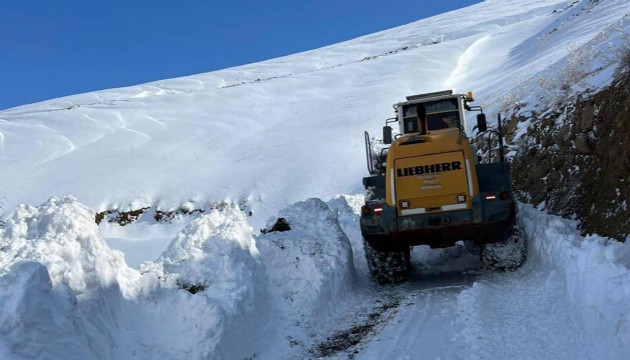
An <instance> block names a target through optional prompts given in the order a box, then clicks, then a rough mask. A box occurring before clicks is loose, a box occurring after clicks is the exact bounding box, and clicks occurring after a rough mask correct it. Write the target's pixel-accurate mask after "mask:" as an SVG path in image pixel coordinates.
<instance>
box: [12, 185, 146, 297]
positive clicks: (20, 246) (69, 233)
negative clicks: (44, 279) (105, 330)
mask: <svg viewBox="0 0 630 360" xmlns="http://www.w3.org/2000/svg"><path fill="white" fill-rule="evenodd" d="M0 249H2V252H0V276H3V275H5V274H6V273H7V271H8V269H9V268H10V267H11V266H12V265H13V264H15V263H17V262H19V261H21V260H33V261H37V262H40V263H42V264H43V265H44V266H45V267H46V268H47V269H48V273H49V275H50V279H51V281H52V285H53V287H57V286H59V285H61V284H64V285H67V286H68V287H70V289H71V290H72V291H73V292H74V293H76V294H77V295H81V294H86V293H89V292H90V291H92V290H94V289H96V288H99V287H105V286H109V285H112V284H114V283H122V284H127V283H129V282H130V281H132V280H134V279H135V278H137V276H138V274H137V273H134V272H133V271H132V270H131V269H129V268H128V267H127V266H126V264H125V261H124V256H123V254H122V253H121V252H120V251H115V250H112V249H110V248H109V247H108V246H107V244H106V243H105V242H104V241H103V240H102V239H101V238H100V237H99V235H98V228H97V226H96V223H95V222H94V213H93V212H92V211H91V210H89V209H88V208H87V207H85V206H84V205H82V204H80V203H78V202H77V201H76V199H74V198H73V197H71V196H68V197H64V198H56V197H53V198H51V199H49V200H48V201H47V202H46V203H44V204H42V205H41V206H39V207H33V206H29V205H20V206H19V207H18V209H17V210H16V211H15V213H14V214H13V216H12V218H11V219H9V220H8V221H7V223H6V227H5V229H2V230H0Z"/></svg>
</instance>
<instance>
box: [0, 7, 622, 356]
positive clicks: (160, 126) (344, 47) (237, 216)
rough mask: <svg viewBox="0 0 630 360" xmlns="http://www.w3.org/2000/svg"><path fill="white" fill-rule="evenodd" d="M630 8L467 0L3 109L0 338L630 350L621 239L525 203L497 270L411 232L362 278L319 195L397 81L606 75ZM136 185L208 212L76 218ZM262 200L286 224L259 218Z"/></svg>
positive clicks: (352, 200)
mask: <svg viewBox="0 0 630 360" xmlns="http://www.w3.org/2000/svg"><path fill="white" fill-rule="evenodd" d="M629 12H630V3H628V2H627V1H622V0H582V1H579V0H578V1H568V0H564V1H560V0H553V1H534V0H529V1H525V0H487V1H485V2H483V3H480V4H478V5H475V6H472V7H469V8H466V9H462V10H458V11H454V12H451V13H447V14H443V15H440V16H436V17H433V18H430V19H426V20H421V21H418V22H416V23H412V24H409V25H405V26H401V27H398V28H395V29H391V30H388V31H383V32H380V33H377V34H373V35H369V36H365V37H362V38H358V39H355V40H352V41H348V42H345V43H341V44H336V45H332V46H329V47H325V48H322V49H317V50H313V51H309V52H305V53H300V54H296V55H292V56H288V57H284V58H280V59H274V60H269V61H266V62H262V63H257V64H252V65H247V66H242V67H238V68H233V69H226V70H222V71H217V72H212V73H208V74H202V75H196V76H190V77H186V78H180V79H170V80H163V81H158V82H155V83H150V84H144V85H138V86H132V87H127V88H122V89H113V90H105V91H100V92H95V93H89V94H83V95H76V96H70V97H66V98H63V99H56V100H50V101H47V102H43V103H38V104H33V105H27V106H22V107H18V108H13V109H9V110H5V111H1V112H0V169H2V173H1V175H2V176H0V189H1V190H0V207H1V209H0V215H2V218H1V219H0V220H3V221H2V223H0V358H2V359H5V358H6V359H32V358H52V359H61V358H63V359H67V358H76V359H89V358H96V359H157V358H160V359H182V358H183V359H201V358H213V359H214V358H216V359H239V360H240V359H248V358H249V359H252V358H256V359H296V358H321V357H328V358H338V359H343V358H353V357H354V358H362V359H375V358H388V359H389V358H391V359H413V358H442V359H481V358H484V359H507V358H521V359H545V358H547V359H560V358H571V359H575V358H578V359H627V358H630V327H628V324H630V312H629V311H628V307H627V304H628V302H629V301H630V293H628V289H629V288H630V277H629V274H630V270H629V267H630V262H629V261H628V258H629V256H630V255H629V254H630V250H628V249H629V245H628V244H621V243H617V242H615V241H612V240H609V239H605V238H601V237H598V236H591V237H589V238H583V237H580V235H579V234H578V231H577V230H576V223H575V222H574V221H570V220H562V219H559V218H556V217H553V216H549V215H545V214H543V213H540V212H538V211H537V210H535V209H532V208H530V207H528V206H526V205H524V206H522V207H521V219H522V222H523V224H524V226H525V230H526V233H527V238H528V241H529V254H530V256H529V258H528V261H527V263H526V264H525V266H524V267H523V268H521V269H519V270H518V271H516V272H513V273H493V272H484V271H482V270H481V269H480V264H479V260H478V259H477V258H476V257H475V256H473V255H472V254H469V253H467V252H466V251H465V250H464V249H463V247H462V246H456V247H453V248H449V249H444V250H432V251H429V250H428V249H426V248H424V247H417V248H414V251H413V254H412V257H413V263H414V266H415V268H416V272H415V274H414V276H413V277H412V279H411V280H410V281H409V282H408V283H406V284H403V285H401V286H398V287H387V286H386V287H382V286H377V285H376V284H375V283H373V282H372V281H371V279H370V278H369V276H368V270H367V265H366V262H365V259H364V258H363V249H362V243H361V235H360V232H359V228H358V225H357V214H358V212H359V207H360V204H361V203H362V200H363V198H362V196H361V195H354V196H348V195H344V196H341V197H334V198H333V195H335V194H338V193H345V194H359V193H361V192H362V186H361V178H362V176H364V175H365V174H366V171H365V159H364V153H363V151H364V148H363V136H362V131H363V130H366V129H367V130H369V131H371V132H373V133H376V132H378V131H379V130H380V127H381V126H382V124H383V120H384V119H385V118H387V117H389V116H391V114H392V111H391V107H390V106H391V104H392V103H394V102H397V101H400V100H402V99H404V96H405V95H409V94H413V93H420V92H425V91H435V90H442V89H447V88H453V89H454V90H455V91H458V92H464V91H468V90H474V91H475V92H476V95H477V97H478V101H479V104H480V105H482V106H483V107H484V109H485V110H486V112H488V113H490V114H491V115H492V114H494V113H495V112H496V111H498V110H500V109H501V108H503V107H504V106H506V105H512V104H514V102H515V101H520V100H524V101H525V102H526V103H523V104H521V105H522V106H531V107H534V106H538V107H544V106H548V104H552V103H553V101H556V100H555V99H558V97H562V96H564V97H567V96H569V95H570V94H571V93H572V92H574V91H577V90H579V89H578V88H580V89H585V88H588V87H591V88H598V87H601V86H603V85H605V84H607V83H609V82H610V81H611V76H612V73H613V72H614V70H615V67H616V63H615V58H614V56H612V57H610V56H607V52H608V53H609V54H613V50H614V49H616V48H617V47H618V46H619V45H620V43H621V42H622V41H624V40H627V39H626V38H624V36H626V35H624V33H623V32H622V31H625V33H630V22H628V21H627V20H628V13H629ZM620 30H621V31H620ZM574 70H578V71H577V72H578V73H579V74H581V75H580V77H579V84H578V83H575V84H574V83H571V81H572V80H571V79H572V77H571V76H572V75H574V74H575V73H576V71H574ZM567 81H568V83H567ZM549 99H554V100H553V101H552V100H549ZM65 194H71V195H72V197H64V195H65ZM51 196H57V197H53V198H50V197H51ZM311 197H318V198H321V199H324V200H325V201H323V200H320V199H317V198H311ZM307 198H311V199H308V200H305V199H307ZM331 198H332V199H331ZM47 199H48V200H47ZM224 199H228V200H231V201H225V202H222V201H223V200H224ZM244 200H247V207H248V211H247V212H243V211H242V210H241V209H240V208H239V206H242V205H243V203H242V201H244ZM296 201H297V202H296ZM209 202H211V203H212V205H209V204H208V203H209ZM19 203H27V204H42V205H39V206H37V207H35V206H30V205H22V206H17V204H19ZM152 205H155V206H157V207H159V208H160V209H161V210H170V209H174V208H177V207H180V206H184V207H185V208H186V209H189V210H191V209H195V208H196V207H200V208H204V209H205V210H206V212H205V213H203V214H199V213H196V214H195V216H191V217H188V218H176V219H175V220H174V221H173V222H170V223H166V224H155V222H151V221H139V222H137V223H134V224H131V225H129V226H125V227H120V226H117V225H116V224H101V225H100V226H97V225H96V224H95V223H94V216H95V212H97V211H102V210H107V209H116V208H120V209H122V210H130V209H139V208H143V207H147V206H152ZM210 208H212V209H210ZM13 209H16V210H13ZM250 209H251V210H252V211H253V216H248V215H249V214H248V212H249V210H250ZM153 210H155V209H153ZM271 216H273V218H272V220H270V221H269V217H271ZM277 217H283V218H286V220H287V221H288V222H289V224H290V225H291V231H288V232H278V233H275V232H270V233H260V234H259V233H258V232H257V230H256V229H259V228H261V227H263V226H265V227H266V228H267V229H269V228H270V227H271V225H273V222H274V220H275V218H277ZM112 248H116V249H121V250H123V252H120V251H118V250H115V249H112Z"/></svg>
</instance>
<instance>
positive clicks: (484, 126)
mask: <svg viewBox="0 0 630 360" xmlns="http://www.w3.org/2000/svg"><path fill="white" fill-rule="evenodd" d="M477 129H479V132H484V131H486V130H488V123H487V122H486V114H484V113H481V114H479V115H477Z"/></svg>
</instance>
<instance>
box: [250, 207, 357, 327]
mask: <svg viewBox="0 0 630 360" xmlns="http://www.w3.org/2000/svg"><path fill="white" fill-rule="evenodd" d="M278 217H279V218H285V219H286V220H287V221H288V223H289V225H290V227H291V230H289V231H285V232H271V233H267V234H261V235H260V236H258V238H257V245H258V248H259V249H260V253H261V255H262V257H263V259H264V262H265V266H266V268H267V271H268V276H269V280H270V282H271V291H272V293H273V294H274V298H277V299H280V300H279V301H281V303H280V306H283V307H284V311H286V312H289V313H291V314H299V315H306V316H311V315H313V314H319V316H322V314H330V313H332V312H333V311H334V309H335V307H336V304H338V303H339V302H340V301H342V300H343V299H345V298H346V297H347V294H348V293H349V291H350V290H351V289H352V285H353V283H354V278H355V272H354V265H353V262H352V248H351V247H350V242H349V240H348V237H347V236H346V234H345V233H344V232H343V231H342V230H341V227H340V225H339V221H338V216H337V212H336V211H333V210H331V209H330V208H329V207H328V205H326V203H325V202H323V201H322V200H320V199H308V200H306V201H303V202H298V203H295V204H293V205H290V206H288V207H287V208H285V209H284V210H282V211H280V212H279V214H278ZM276 219H277V218H273V219H271V220H270V221H269V223H268V226H267V228H268V229H270V228H271V227H272V225H273V224H274V223H275V221H276Z"/></svg>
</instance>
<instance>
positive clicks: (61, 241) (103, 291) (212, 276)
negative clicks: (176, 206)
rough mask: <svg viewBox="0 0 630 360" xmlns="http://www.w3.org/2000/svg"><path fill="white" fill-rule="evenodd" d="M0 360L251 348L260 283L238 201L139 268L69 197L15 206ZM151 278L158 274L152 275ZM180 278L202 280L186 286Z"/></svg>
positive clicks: (3, 257) (244, 352)
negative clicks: (127, 261)
mask: <svg viewBox="0 0 630 360" xmlns="http://www.w3.org/2000/svg"><path fill="white" fill-rule="evenodd" d="M0 249H1V250H2V251H0V290H1V291H0V334H1V335H2V336H0V358H2V359H22V358H59V359H61V358H63V359H158V358H159V359H178V358H186V359H202V358H203V359H205V358H209V357H211V358H213V359H229V358H233V357H236V358H247V357H252V356H255V354H256V352H257V351H259V345H260V344H259V341H257V340H258V339H257V337H258V335H259V334H260V333H261V329H262V328H263V327H264V326H265V325H266V323H265V319H266V316H267V312H266V309H267V308H268V306H267V302H266V301H267V300H266V295H265V290H264V289H265V288H266V280H265V279H264V271H262V266H261V263H260V260H259V255H258V253H257V250H256V247H255V246H254V241H253V234H252V229H251V227H250V226H249V225H247V221H246V219H245V217H244V215H243V213H242V212H241V211H239V210H238V208H237V207H236V206H234V207H231V206H227V207H226V208H225V209H223V210H222V211H219V210H215V211H213V212H211V213H210V214H208V215H204V216H202V217H200V218H199V219H197V220H195V221H194V222H192V223H191V224H189V226H188V227H186V228H185V229H184V230H183V231H182V232H181V233H180V234H179V235H178V236H177V238H176V239H175V240H174V241H173V243H172V245H171V246H170V247H169V248H168V250H167V251H166V252H165V253H164V254H163V256H162V257H161V258H160V261H159V262H157V263H155V264H153V265H150V264H149V265H145V268H147V269H145V270H146V271H145V273H144V274H141V273H140V272H138V271H136V270H133V269H131V268H129V267H128V266H127V265H126V264H125V261H124V256H123V254H122V253H121V252H119V251H116V250H111V249H110V248H108V247H107V244H106V243H105V242H104V241H103V239H101V238H100V237H99V235H98V229H97V226H96V224H95V223H94V213H93V212H92V211H90V210H89V209H88V208H86V207H85V206H84V205H82V204H80V203H78V202H77V201H76V200H75V199H74V198H72V197H66V198H63V199H59V198H52V199H50V200H49V201H48V202H46V203H44V204H42V205H41V206H39V207H32V206H26V205H22V206H20V207H19V208H18V209H17V210H16V211H15V213H14V215H13V216H12V218H11V219H9V220H8V221H7V224H6V227H5V228H4V229H0ZM156 275H157V276H156ZM184 284H197V285H199V284H203V285H204V286H205V288H200V289H198V290H199V292H197V293H196V294H191V293H190V292H188V291H186V290H183V289H182V287H184Z"/></svg>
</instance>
